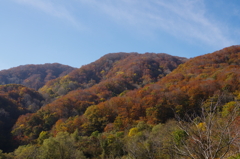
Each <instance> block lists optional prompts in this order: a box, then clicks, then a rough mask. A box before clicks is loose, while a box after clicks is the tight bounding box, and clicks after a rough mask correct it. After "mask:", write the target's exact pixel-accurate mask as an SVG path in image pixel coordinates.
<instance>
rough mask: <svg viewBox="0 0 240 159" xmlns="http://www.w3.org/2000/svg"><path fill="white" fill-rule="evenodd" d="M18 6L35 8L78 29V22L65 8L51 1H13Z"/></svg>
mask: <svg viewBox="0 0 240 159" xmlns="http://www.w3.org/2000/svg"><path fill="white" fill-rule="evenodd" d="M14 1H15V2H18V3H20V4H25V5H29V6H32V7H35V8H37V9H39V10H41V11H43V12H45V13H47V14H49V15H51V16H54V17H57V18H61V19H64V20H67V21H68V22H70V23H72V24H73V25H74V26H76V27H80V24H79V22H78V21H77V20H76V19H75V18H74V16H73V15H71V13H70V12H69V11H68V10H67V9H66V7H64V6H62V5H59V4H56V3H53V2H51V0H14Z"/></svg>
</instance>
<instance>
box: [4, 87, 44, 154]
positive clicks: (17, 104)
mask: <svg viewBox="0 0 240 159" xmlns="http://www.w3.org/2000/svg"><path fill="white" fill-rule="evenodd" d="M43 103H44V98H43V97H42V95H41V94H39V93H38V92H37V91H35V90H33V89H30V88H27V87H25V86H23V85H18V84H8V85H3V86H0V149H2V150H4V151H9V150H11V148H13V147H14V142H13V141H12V137H11V129H12V126H13V125H14V124H15V122H16V120H17V119H18V117H19V116H20V115H23V114H26V113H31V112H35V111H37V110H38V109H39V108H40V107H41V106H42V105H43ZM15 144H16V143H15Z"/></svg>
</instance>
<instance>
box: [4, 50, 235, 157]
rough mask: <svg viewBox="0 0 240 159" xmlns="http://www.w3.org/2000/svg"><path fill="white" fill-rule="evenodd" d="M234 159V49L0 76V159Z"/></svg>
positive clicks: (119, 56) (116, 56)
mask: <svg viewBox="0 0 240 159" xmlns="http://www.w3.org/2000/svg"><path fill="white" fill-rule="evenodd" d="M180 158H182V159H214V158H219V159H223V158H226V159H240V46H239V45H236V46H230V47H227V48H223V49H222V50H218V51H215V52H213V53H209V54H205V55H202V56H198V57H194V58H191V59H187V58H184V57H176V56H171V55H168V54H164V53H144V54H139V53H124V52H119V53H110V54H106V55H104V56H103V57H101V58H100V59H98V60H97V61H95V62H92V63H90V64H88V65H84V66H82V67H80V68H72V67H70V66H67V65H62V64H58V63H53V64H42V65H22V66H18V67H14V68H11V69H8V70H2V71H0V159H180Z"/></svg>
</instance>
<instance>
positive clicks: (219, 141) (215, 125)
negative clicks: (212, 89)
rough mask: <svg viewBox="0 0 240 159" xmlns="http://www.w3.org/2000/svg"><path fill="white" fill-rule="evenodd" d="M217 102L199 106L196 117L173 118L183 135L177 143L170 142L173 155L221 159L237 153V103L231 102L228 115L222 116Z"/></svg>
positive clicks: (239, 142) (239, 128)
mask: <svg viewBox="0 0 240 159" xmlns="http://www.w3.org/2000/svg"><path fill="white" fill-rule="evenodd" d="M220 98H221V97H219V99H218V100H217V101H213V100H212V101H210V102H208V104H206V103H205V104H202V106H201V112H200V113H198V114H197V113H194V114H190V115H186V117H185V118H184V119H183V118H180V117H179V116H176V117H177V120H178V126H179V131H181V132H182V133H181V135H179V136H178V138H177V139H178V142H176V141H174V140H173V150H174V152H175V153H177V154H178V155H180V156H182V157H183V158H192V159H214V158H219V159H223V158H227V157H229V156H233V155H235V154H239V153H240V147H239V146H240V125H239V120H240V118H239V110H240V109H239V108H240V103H239V102H238V101H234V105H233V106H232V107H231V109H230V108H229V110H228V113H227V114H223V111H222V103H221V99H220ZM175 135H176V134H175ZM175 137H176V136H175ZM173 138H174V136H173Z"/></svg>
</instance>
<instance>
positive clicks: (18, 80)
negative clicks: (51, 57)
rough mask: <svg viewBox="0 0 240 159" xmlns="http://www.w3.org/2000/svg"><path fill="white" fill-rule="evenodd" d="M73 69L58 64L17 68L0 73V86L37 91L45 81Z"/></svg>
mask: <svg viewBox="0 0 240 159" xmlns="http://www.w3.org/2000/svg"><path fill="white" fill-rule="evenodd" d="M74 69H75V68H72V67H70V66H67V65H61V64H58V63H53V64H43V65H23V66H18V67H14V68H11V69H8V70H2V71H0V84H1V85H4V84H11V83H12V84H22V85H25V86H27V87H29V88H34V89H35V90H38V89H39V88H40V87H42V86H43V85H45V83H46V82H47V81H49V80H52V79H55V78H57V77H61V76H64V75H66V74H68V73H69V72H71V71H72V70H74Z"/></svg>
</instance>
